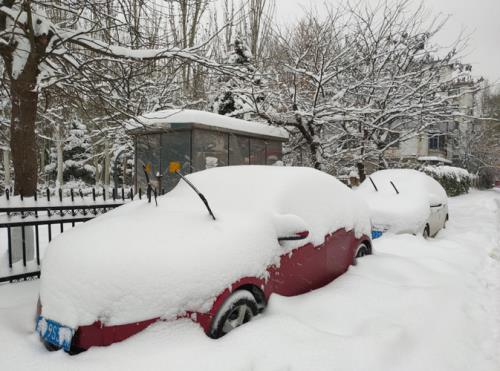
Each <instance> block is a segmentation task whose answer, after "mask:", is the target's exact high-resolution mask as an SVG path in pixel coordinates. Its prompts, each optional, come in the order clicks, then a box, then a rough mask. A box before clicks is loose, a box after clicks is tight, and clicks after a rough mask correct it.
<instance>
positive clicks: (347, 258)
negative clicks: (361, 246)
mask: <svg viewBox="0 0 500 371" xmlns="http://www.w3.org/2000/svg"><path fill="white" fill-rule="evenodd" d="M356 243H357V240H356V238H355V236H354V234H353V232H352V231H346V230H345V229H339V230H337V231H336V232H335V233H333V234H330V235H328V236H327V237H326V239H325V247H324V249H325V255H326V256H325V257H326V259H325V260H326V271H327V272H328V273H327V274H328V276H329V277H331V280H333V279H334V278H336V277H338V276H340V275H341V274H342V273H344V272H345V271H347V269H348V268H349V266H350V265H351V264H352V262H353V259H354V253H355V245H356Z"/></svg>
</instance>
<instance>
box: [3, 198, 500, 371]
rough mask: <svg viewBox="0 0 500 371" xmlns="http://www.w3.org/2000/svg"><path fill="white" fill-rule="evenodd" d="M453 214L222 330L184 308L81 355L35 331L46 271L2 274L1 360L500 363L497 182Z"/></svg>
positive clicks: (457, 204)
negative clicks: (48, 347) (210, 330)
mask: <svg viewBox="0 0 500 371" xmlns="http://www.w3.org/2000/svg"><path fill="white" fill-rule="evenodd" d="M495 199H496V202H495ZM450 215H452V218H451V219H450V222H449V224H448V227H447V229H446V230H443V231H441V232H440V233H439V234H438V236H437V237H436V239H433V240H424V239H423V238H421V237H414V236H408V235H406V236H405V235H400V236H387V237H382V238H380V239H377V240H375V241H374V244H375V255H373V256H369V257H366V258H363V259H361V260H360V262H359V264H358V265H357V266H356V267H352V268H351V269H350V270H349V271H348V272H347V273H346V274H345V275H343V276H342V277H341V278H339V279H337V280H335V281H334V282H332V283H331V284H330V285H328V286H326V287H324V288H322V289H319V290H316V291H315V292H312V293H310V294H307V295H303V296H299V297H295V298H283V297H276V296H275V297H273V298H272V299H271V302H270V305H269V307H268V308H267V310H266V311H265V312H264V314H262V315H261V316H259V317H258V318H257V319H256V320H255V321H254V322H252V323H250V324H248V325H245V326H243V327H240V328H238V329H236V330H235V331H233V332H231V333H230V334H229V335H227V336H226V337H224V338H222V339H220V340H211V339H209V338H207V337H206V336H205V334H203V332H202V331H201V329H200V328H199V327H198V326H197V325H196V324H194V323H191V322H190V321H188V320H182V321H174V322H162V323H158V324H156V325H154V326H152V327H150V328H149V329H147V330H146V331H145V332H143V333H140V334H138V335H136V336H134V337H132V338H130V339H128V340H126V341H124V342H122V343H118V344H114V345H112V346H110V347H106V348H93V349H90V350H89V351H87V352H85V353H82V354H80V355H78V356H74V357H70V356H68V355H67V354H65V353H63V352H62V351H60V352H56V353H49V352H47V351H45V349H44V348H43V346H42V345H41V343H40V341H39V340H38V337H37V336H36V335H35V334H34V333H33V327H34V324H33V318H34V308H35V305H36V299H37V296H38V287H39V281H34V282H29V283H21V284H17V285H4V286H1V287H0V349H2V353H1V354H2V356H1V357H0V369H1V370H30V371H32V370H51V371H57V370H69V369H71V370H125V369H127V370H183V371H191V370H193V371H194V370H217V371H224V370H228V371H239V370H241V371H248V370H256V371H269V370H289V371H304V370H315V371H323V370H325V371H326V370H340V371H349V370H353V371H354V370H357V371H359V370H370V371H378V370H380V371H391V370H394V371H401V370H404V371H422V370H439V371H465V370H474V371H496V370H499V369H500V355H499V352H498V349H499V348H500V336H499V335H500V334H499V332H498V330H499V328H500V245H499V241H500V192H473V193H471V194H470V195H466V196H460V197H457V198H452V199H450Z"/></svg>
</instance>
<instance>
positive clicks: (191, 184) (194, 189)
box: [175, 170, 216, 220]
mask: <svg viewBox="0 0 500 371" xmlns="http://www.w3.org/2000/svg"><path fill="white" fill-rule="evenodd" d="M175 173H176V174H177V175H179V176H180V177H181V178H182V180H184V181H185V182H186V183H187V184H188V185H189V186H190V187H191V188H192V189H193V191H195V192H196V194H197V195H198V196H199V197H200V198H201V200H202V201H203V203H204V204H205V206H206V207H207V210H208V212H209V213H210V215H211V216H212V219H213V220H216V219H215V215H214V213H213V212H212V209H210V206H209V205H208V201H207V199H206V198H205V196H203V193H201V192H200V191H199V190H198V188H196V187H195V186H194V185H193V183H191V182H190V181H189V180H187V178H186V177H185V176H184V175H182V174H181V172H180V171H179V170H175Z"/></svg>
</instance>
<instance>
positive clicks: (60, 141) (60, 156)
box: [56, 125, 64, 188]
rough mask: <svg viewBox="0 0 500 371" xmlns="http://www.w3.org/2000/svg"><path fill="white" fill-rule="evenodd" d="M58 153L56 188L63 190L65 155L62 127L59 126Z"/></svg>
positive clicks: (57, 135)
mask: <svg viewBox="0 0 500 371" xmlns="http://www.w3.org/2000/svg"><path fill="white" fill-rule="evenodd" d="M56 152H57V178H56V187H59V188H61V187H62V186H63V184H64V177H63V175H64V157H63V156H64V153H63V139H62V133H61V127H60V126H59V125H58V126H57V128H56Z"/></svg>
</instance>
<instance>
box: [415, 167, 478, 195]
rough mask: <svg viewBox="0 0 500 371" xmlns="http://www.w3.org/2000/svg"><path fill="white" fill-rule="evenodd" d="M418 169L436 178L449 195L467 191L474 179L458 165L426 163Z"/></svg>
mask: <svg viewBox="0 0 500 371" xmlns="http://www.w3.org/2000/svg"><path fill="white" fill-rule="evenodd" d="M420 171H422V172H424V173H426V174H427V175H430V176H431V177H433V178H434V179H436V180H437V181H438V182H439V183H440V184H441V185H442V186H443V188H444V189H445V190H446V193H447V194H448V196H450V197H452V196H458V195H461V194H464V193H467V192H469V188H470V187H471V185H472V181H473V179H474V175H472V174H471V173H469V172H468V171H467V170H465V169H462V168H460V167H453V166H433V165H426V166H422V167H421V168H420Z"/></svg>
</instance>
